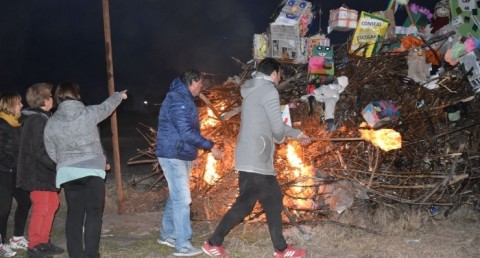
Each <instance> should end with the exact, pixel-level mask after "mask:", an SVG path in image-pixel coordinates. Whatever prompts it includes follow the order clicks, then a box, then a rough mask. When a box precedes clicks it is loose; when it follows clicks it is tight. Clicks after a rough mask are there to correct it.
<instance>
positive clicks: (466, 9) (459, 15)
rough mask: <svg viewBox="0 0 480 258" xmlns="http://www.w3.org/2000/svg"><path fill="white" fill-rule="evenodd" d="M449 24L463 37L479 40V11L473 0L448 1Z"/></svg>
mask: <svg viewBox="0 0 480 258" xmlns="http://www.w3.org/2000/svg"><path fill="white" fill-rule="evenodd" d="M448 3H449V5H450V10H451V17H452V20H451V22H450V23H451V24H452V25H453V26H454V27H455V28H456V30H457V32H458V33H459V34H460V35H462V36H464V37H474V38H480V10H479V8H478V3H477V1H474V0H450V1H449V2H448Z"/></svg>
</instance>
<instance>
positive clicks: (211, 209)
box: [129, 47, 480, 223]
mask: <svg viewBox="0 0 480 258" xmlns="http://www.w3.org/2000/svg"><path fill="white" fill-rule="evenodd" d="M335 49H338V50H337V52H338V53H336V54H335V56H338V57H340V58H339V59H341V60H348V61H347V62H345V61H344V63H343V66H342V68H341V69H338V73H339V75H345V76H347V77H348V78H349V81H350V84H349V86H348V87H347V88H346V89H345V91H344V92H343V93H342V94H341V96H340V100H339V101H338V103H337V106H336V109H335V114H336V115H335V123H336V130H334V131H327V130H325V129H326V126H325V123H324V121H323V120H322V114H323V112H324V108H323V105H322V103H314V104H313V106H309V103H306V102H304V101H302V100H301V98H300V96H302V95H304V94H305V86H306V82H307V76H308V75H307V73H306V68H305V66H304V65H291V64H290V65H287V64H285V65H284V67H283V70H284V73H285V74H286V76H287V78H285V79H284V81H283V83H281V84H280V85H279V92H280V95H281V102H282V104H284V105H289V107H290V114H291V121H292V124H293V126H294V127H297V128H299V129H301V130H302V131H305V132H307V134H308V135H310V136H312V139H313V143H312V144H310V145H308V146H300V145H299V144H297V143H296V141H295V140H292V139H289V140H288V141H287V142H286V143H284V144H280V145H278V146H277V153H276V155H275V157H276V161H275V168H276V170H277V172H278V179H279V181H280V183H281V186H282V189H283V193H284V204H285V214H286V217H287V219H288V220H290V221H291V222H294V223H295V222H296V221H315V220H324V219H328V218H329V217H331V216H333V215H334V214H338V213H341V212H343V211H344V210H346V209H348V208H350V207H351V206H352V205H353V204H354V203H355V202H362V203H365V204H367V205H377V204H384V205H387V206H394V205H395V204H409V205H414V206H416V207H418V208H428V207H442V208H443V209H445V210H446V212H445V216H447V215H448V214H449V213H451V212H453V211H454V210H456V209H457V208H458V207H460V206H461V205H472V206H475V207H477V206H478V203H480V201H479V200H480V185H479V184H478V182H479V176H480V173H479V167H480V155H479V150H480V147H479V144H478V143H479V126H480V121H479V118H480V114H479V110H480V109H479V107H480V106H479V100H478V96H475V95H474V93H473V91H472V87H471V86H470V85H469V82H468V80H467V79H465V78H464V76H462V74H459V73H458V72H457V71H456V70H455V69H453V68H451V69H449V70H448V69H447V71H446V72H445V73H444V74H443V75H442V77H441V78H440V79H439V86H440V87H439V88H437V89H434V90H428V89H426V88H424V87H422V86H421V85H419V84H417V83H414V82H412V81H409V80H407V79H406V78H405V75H406V70H407V64H406V60H405V58H404V57H405V56H404V55H403V54H401V53H397V54H395V55H392V54H391V53H385V54H381V55H378V56H375V57H371V58H368V59H367V58H360V57H348V58H346V53H345V52H342V49H343V50H344V48H342V47H336V48H335ZM243 67H244V72H243V73H242V74H241V75H240V76H239V77H238V78H237V79H236V80H228V81H226V82H224V83H223V84H222V85H216V86H214V87H211V88H209V89H207V90H206V91H205V92H204V94H205V95H204V96H202V98H201V100H198V105H199V106H200V107H199V112H200V119H201V126H202V134H203V135H204V136H206V137H207V138H209V139H213V140H214V141H215V142H216V143H220V144H221V147H222V150H223V153H224V159H223V160H221V161H216V160H215V159H213V157H211V155H210V154H208V153H202V152H201V151H200V155H199V159H198V161H199V162H198V166H197V167H196V168H195V169H194V170H193V171H192V183H191V189H192V197H193V199H194V200H193V202H192V210H193V211H194V213H195V214H197V218H198V219H206V220H211V219H218V218H220V216H221V215H223V214H224V213H225V211H226V210H227V209H228V208H229V206H230V205H231V204H232V203H233V201H234V199H235V197H236V196H237V194H238V189H237V182H236V180H237V174H236V171H234V170H233V167H234V149H235V143H236V136H237V134H238V130H239V125H240V115H238V112H239V107H240V106H241V97H240V94H239V88H240V85H241V82H242V81H244V80H246V79H248V77H249V74H250V72H251V71H252V67H251V65H246V64H244V65H243ZM375 100H390V101H393V102H394V103H395V104H396V106H397V107H398V110H399V112H400V114H401V115H400V118H399V119H395V120H392V121H387V122H386V123H381V126H380V127H381V128H369V127H365V126H364V123H363V122H364V121H363V118H362V116H361V115H360V114H361V111H362V108H363V107H365V106H366V105H368V103H370V102H371V101H375ZM452 105H462V107H463V108H462V110H461V118H460V119H458V120H456V121H450V120H449V119H448V115H449V114H448V112H447V111H448V107H451V106H452ZM312 109H313V110H312ZM309 111H310V112H309ZM309 113H310V115H309ZM147 131H148V132H147V133H145V132H142V133H143V134H144V136H145V138H146V140H147V141H148V144H149V145H148V146H149V147H148V148H147V149H145V150H140V151H139V156H137V157H134V158H132V159H131V160H130V161H129V163H130V164H135V163H138V162H139V161H138V160H139V159H145V160H149V161H150V162H152V163H153V164H154V165H153V175H155V176H158V180H155V184H156V183H158V182H159V181H160V180H161V179H162V173H161V168H160V167H159V166H158V164H156V159H155V157H154V152H153V150H154V147H155V129H152V128H148V129H147ZM262 214H263V211H262V209H261V206H258V207H256V208H255V210H254V212H253V213H252V215H251V216H250V218H249V219H256V218H259V217H260V218H261V217H262Z"/></svg>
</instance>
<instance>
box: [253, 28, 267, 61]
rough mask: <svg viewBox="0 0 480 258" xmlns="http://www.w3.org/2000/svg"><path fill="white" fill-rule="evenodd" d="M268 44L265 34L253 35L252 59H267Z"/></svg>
mask: <svg viewBox="0 0 480 258" xmlns="http://www.w3.org/2000/svg"><path fill="white" fill-rule="evenodd" d="M269 42H270V39H269V38H268V35H267V34H265V33H264V34H254V35H253V59H255V60H262V59H264V58H266V57H268V53H269V52H268V51H269V49H268V48H269V45H268V44H269Z"/></svg>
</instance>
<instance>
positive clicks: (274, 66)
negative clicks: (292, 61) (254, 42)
mask: <svg viewBox="0 0 480 258" xmlns="http://www.w3.org/2000/svg"><path fill="white" fill-rule="evenodd" d="M274 71H277V72H280V63H279V62H278V61H277V60H275V59H274V58H270V57H267V58H265V59H263V60H262V61H260V63H258V67H257V72H261V73H263V74H265V75H271V74H272V73H273V72H274Z"/></svg>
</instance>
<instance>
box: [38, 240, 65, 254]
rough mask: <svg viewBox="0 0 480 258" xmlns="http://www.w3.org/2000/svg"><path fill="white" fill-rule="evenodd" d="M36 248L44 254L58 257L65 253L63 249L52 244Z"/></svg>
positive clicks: (44, 244) (40, 245)
mask: <svg viewBox="0 0 480 258" xmlns="http://www.w3.org/2000/svg"><path fill="white" fill-rule="evenodd" d="M35 248H37V249H39V250H40V251H42V253H44V254H48V255H56V254H62V253H63V252H64V250H63V248H61V247H59V246H56V245H54V244H52V243H50V242H48V243H43V244H39V245H37V246H36V247H35Z"/></svg>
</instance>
